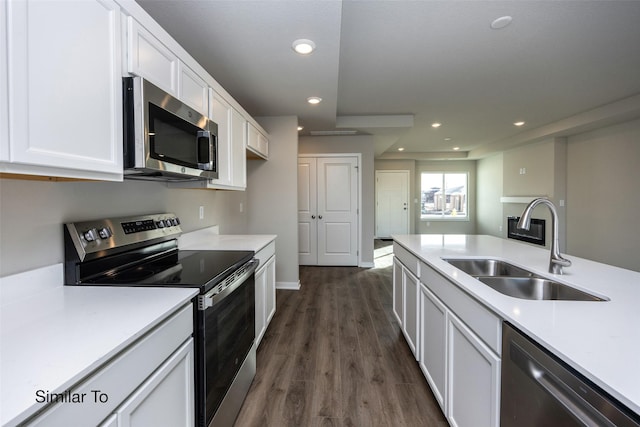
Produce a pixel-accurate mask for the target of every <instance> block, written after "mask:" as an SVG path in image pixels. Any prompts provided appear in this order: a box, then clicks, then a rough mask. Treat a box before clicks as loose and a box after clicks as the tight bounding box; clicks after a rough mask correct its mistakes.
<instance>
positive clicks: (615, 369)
mask: <svg viewBox="0 0 640 427" xmlns="http://www.w3.org/2000/svg"><path fill="white" fill-rule="evenodd" d="M393 239H394V241H395V242H396V243H398V244H399V245H401V246H402V247H404V248H405V249H407V250H408V251H409V252H411V253H412V254H414V255H415V256H416V257H417V258H418V259H419V260H421V261H423V262H425V263H426V264H428V265H429V266H430V267H432V268H433V269H435V270H436V271H438V272H440V273H441V274H442V275H444V276H445V277H447V278H448V279H449V280H450V281H451V282H453V283H454V284H455V285H457V286H459V287H460V288H461V289H462V290H464V291H465V292H467V293H468V294H469V295H471V296H472V297H473V298H475V299H476V300H478V301H479V302H480V303H482V304H483V305H484V306H486V307H487V308H488V309H489V310H491V311H493V312H494V313H496V314H497V315H498V316H500V317H502V318H503V319H504V320H507V321H509V322H511V323H512V324H514V325H515V326H516V327H518V328H519V329H520V330H522V331H523V332H525V333H526V334H527V335H529V336H530V337H531V338H533V339H534V340H535V341H537V342H538V343H539V344H541V345H542V346H544V347H546V348H547V349H548V350H550V351H551V352H552V353H554V354H555V355H556V356H557V357H559V358H560V359H562V360H564V361H565V362H566V363H568V364H569V365H570V366H572V367H573V368H574V369H576V370H577V371H578V372H580V373H581V374H583V375H584V376H585V377H587V378H588V379H590V380H591V381H593V382H594V383H595V384H597V385H598V386H600V387H601V388H602V389H603V390H605V391H606V392H608V393H609V394H611V395H612V396H614V397H615V398H616V399H618V400H619V401H620V402H622V403H623V404H624V405H626V406H628V407H629V408H630V409H631V410H633V411H634V412H636V413H638V414H640V363H638V360H639V355H640V273H638V272H635V271H631V270H626V269H622V268H618V267H613V266H610V265H606V264H601V263H597V262H594V261H590V260H587V259H583V258H579V257H576V256H572V255H571V254H567V255H566V257H567V258H568V259H570V260H571V261H572V266H571V267H567V268H565V269H564V274H563V275H553V274H551V273H549V272H548V265H549V250H548V249H544V248H537V247H533V246H531V245H528V244H524V243H520V242H515V241H510V240H506V239H501V238H497V237H493V236H483V235H435V234H428V235H394V236H393ZM474 257H475V258H486V257H488V258H495V259H501V260H505V261H509V262H510V263H512V264H514V265H517V266H520V267H524V268H526V269H528V270H530V271H533V272H534V273H536V274H538V275H541V276H545V277H549V278H552V279H553V280H555V281H558V282H561V283H564V284H567V285H569V286H573V287H575V288H578V289H581V290H584V291H587V292H589V293H592V294H595V295H596V296H600V297H606V298H608V299H609V300H608V301H539V300H525V299H519V298H513V297H510V296H506V295H503V294H501V293H499V292H497V291H495V290H493V289H491V288H490V287H488V286H486V285H484V284H483V283H481V282H480V281H479V280H476V279H474V278H473V277H471V276H469V275H467V274H465V273H463V272H462V271H461V270H459V269H457V268H455V267H453V266H452V265H451V264H449V263H447V262H446V261H443V260H442V258H474Z"/></svg>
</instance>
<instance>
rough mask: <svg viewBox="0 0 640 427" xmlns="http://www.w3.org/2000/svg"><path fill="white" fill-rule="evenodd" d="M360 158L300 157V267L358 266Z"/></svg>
mask: <svg viewBox="0 0 640 427" xmlns="http://www.w3.org/2000/svg"><path fill="white" fill-rule="evenodd" d="M358 224H359V222H358V158H357V157H306V156H305V157H302V156H301V157H299V158H298V252H299V254H298V255H299V256H298V259H299V263H300V265H349V266H357V265H358V228H359V227H358Z"/></svg>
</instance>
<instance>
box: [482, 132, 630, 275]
mask: <svg viewBox="0 0 640 427" xmlns="http://www.w3.org/2000/svg"><path fill="white" fill-rule="evenodd" d="M639 161H640V120H633V121H629V122H625V123H622V124H618V125H613V126H608V127H604V128H600V129H597V130H593V131H589V132H585V133H582V134H577V135H573V136H570V137H568V138H552V139H547V140H545V141H541V142H538V143H535V144H529V145H525V146H522V147H520V148H515V149H513V150H509V151H505V152H504V153H501V154H497V155H494V156H491V157H487V158H484V159H482V160H479V161H478V162H477V163H478V168H477V170H478V185H477V187H478V194H477V195H478V201H477V212H478V217H477V231H478V233H479V234H492V235H495V236H501V237H506V222H505V218H506V216H508V215H516V216H517V215H520V214H521V213H522V210H523V209H524V207H525V205H524V204H521V203H504V204H501V203H499V202H496V198H498V200H499V197H500V196H501V195H506V193H507V190H506V189H505V188H500V187H501V185H504V187H508V191H516V192H522V194H515V195H519V196H524V195H530V196H532V195H549V196H551V199H552V201H553V202H554V204H555V205H556V207H557V208H558V213H559V216H560V224H559V225H560V233H561V236H560V246H561V250H562V251H563V252H566V253H567V254H569V255H575V256H579V257H582V258H587V259H592V260H594V261H598V262H603V263H606V264H611V265H615V266H618V267H622V268H627V269H631V270H636V271H640V227H637V226H636V225H635V224H636V222H637V218H638V212H640V192H639V191H638V188H637V186H638V183H640V168H639V167H638V162H639ZM527 163H528V164H529V165H532V168H531V169H529V167H527V171H531V172H535V173H529V172H528V173H527V174H526V175H523V176H519V175H516V174H517V172H515V173H514V172H513V170H517V169H518V168H519V167H520V166H522V165H524V164H527ZM533 165H541V169H540V170H541V171H542V173H543V176H544V179H538V178H536V177H540V175H539V171H534V169H533ZM549 177H553V179H552V180H549ZM513 180H522V181H521V182H517V183H514V182H513ZM501 193H502V194H501ZM525 193H529V194H525ZM509 195H512V194H509ZM560 200H565V202H566V206H565V207H562V206H560ZM534 216H535V217H537V218H543V219H546V220H547V221H548V222H547V224H548V227H547V229H548V232H547V242H548V243H547V246H549V241H550V240H549V239H550V228H551V224H550V220H551V217H550V215H549V213H548V211H547V210H546V209H543V208H538V209H536V211H535V213H534ZM499 221H501V223H502V225H503V230H502V232H500V231H499ZM496 227H498V230H496ZM569 258H570V256H569Z"/></svg>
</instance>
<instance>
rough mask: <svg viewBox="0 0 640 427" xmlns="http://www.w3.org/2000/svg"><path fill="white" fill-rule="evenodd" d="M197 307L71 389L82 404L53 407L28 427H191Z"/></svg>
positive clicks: (188, 308)
mask: <svg viewBox="0 0 640 427" xmlns="http://www.w3.org/2000/svg"><path fill="white" fill-rule="evenodd" d="M192 333H193V305H192V304H188V305H187V306H184V307H183V308H181V309H179V310H178V311H177V312H176V313H174V314H173V315H172V316H170V317H169V318H168V319H167V320H165V321H164V322H162V323H161V324H160V325H159V326H156V327H155V328H154V329H153V330H151V331H150V332H148V333H147V334H145V335H144V336H143V337H142V338H140V339H139V340H138V341H137V342H135V343H133V344H132V345H131V346H130V347H129V348H127V349H126V350H125V351H123V352H122V353H121V354H119V355H117V356H116V357H115V358H114V359H112V360H111V361H109V362H107V363H106V364H105V365H103V366H101V367H99V368H98V369H96V370H95V371H94V372H92V373H90V374H89V375H88V376H87V378H86V379H85V380H83V381H82V382H80V383H79V384H77V385H75V386H71V387H69V394H70V395H74V396H84V397H83V401H82V403H81V404H69V403H64V402H60V403H55V404H53V405H52V406H51V407H50V408H48V409H46V410H45V411H44V412H43V413H42V414H40V415H38V416H36V417H35V418H33V419H31V420H29V421H28V422H27V423H25V424H26V425H29V426H46V427H58V426H60V427H66V426H71V425H77V426H90V425H100V426H102V427H115V426H118V427H122V426H131V427H136V426H158V427H163V426H166V427H174V426H192V425H194V423H195V407H194V402H195V397H194V393H195V385H194V379H195V378H194V371H193V369H194V353H193V352H194V350H193V338H192V337H191V334H192Z"/></svg>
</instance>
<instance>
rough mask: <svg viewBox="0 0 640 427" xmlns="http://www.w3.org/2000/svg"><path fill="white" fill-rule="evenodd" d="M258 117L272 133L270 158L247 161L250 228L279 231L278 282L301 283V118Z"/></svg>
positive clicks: (256, 231) (251, 230)
mask: <svg viewBox="0 0 640 427" xmlns="http://www.w3.org/2000/svg"><path fill="white" fill-rule="evenodd" d="M256 120H258V122H259V123H260V125H261V126H262V127H263V128H264V129H265V130H266V131H267V132H268V133H269V160H268V161H264V160H249V161H247V198H248V205H247V212H248V221H247V230H248V232H249V233H251V234H277V235H278V238H277V240H276V280H277V282H278V283H277V286H278V287H292V286H298V284H299V281H300V276H299V269H298V130H297V127H298V119H297V117H295V116H287V117H260V118H257V119H256Z"/></svg>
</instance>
